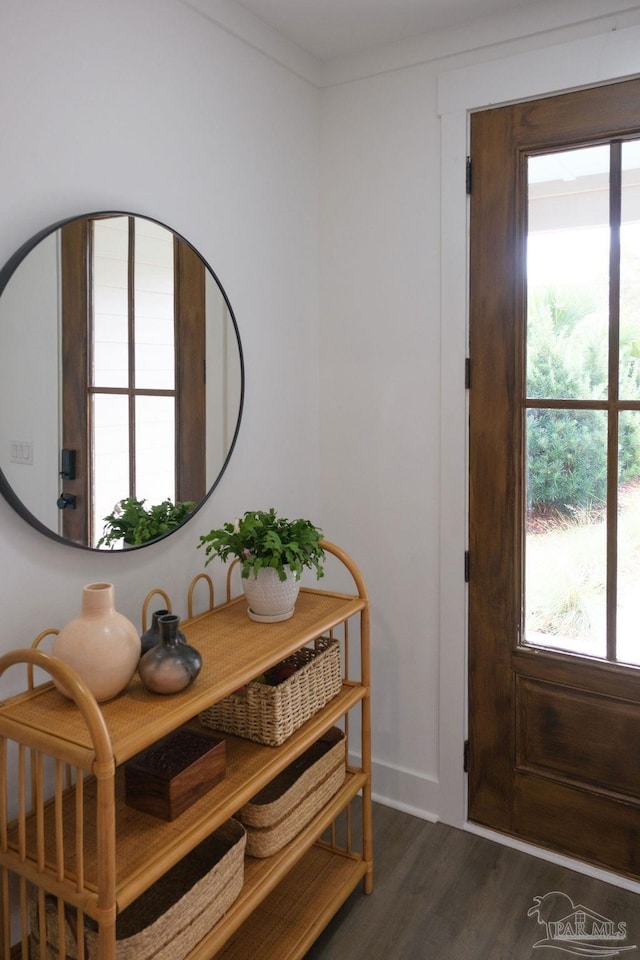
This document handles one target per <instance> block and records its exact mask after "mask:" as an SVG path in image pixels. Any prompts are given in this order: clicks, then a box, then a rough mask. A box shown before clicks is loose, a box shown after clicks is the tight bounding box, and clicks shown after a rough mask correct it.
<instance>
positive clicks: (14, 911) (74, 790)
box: [0, 544, 373, 960]
mask: <svg viewBox="0 0 640 960" xmlns="http://www.w3.org/2000/svg"><path fill="white" fill-rule="evenodd" d="M325 549H326V550H327V552H329V553H331V554H334V555H335V556H336V557H337V558H338V559H339V560H340V561H341V562H342V563H343V564H344V565H345V566H346V567H347V569H348V570H349V571H350V573H351V575H352V577H353V580H354V583H355V587H356V591H355V593H354V594H342V593H333V592H330V591H322V590H315V589H303V590H302V591H301V593H300V596H299V599H298V602H297V605H296V613H295V615H294V616H293V617H292V618H291V619H290V620H288V621H284V622H283V623H278V624H260V623H255V622H253V621H251V620H250V619H249V618H248V617H247V615H246V601H245V600H244V598H243V597H239V598H235V599H232V600H228V601H227V602H225V603H223V604H220V605H219V606H217V607H214V608H213V609H212V610H210V611H208V612H207V613H205V614H202V615H200V616H197V617H194V618H192V619H190V620H188V621H184V622H183V624H182V625H181V626H182V629H183V630H184V632H185V634H186V635H187V639H188V640H189V642H190V643H191V644H192V645H193V646H195V647H196V648H197V649H198V650H199V651H200V653H201V654H202V660H203V669H202V672H201V673H200V675H199V677H198V678H197V680H196V681H195V683H194V684H193V685H192V686H191V687H189V688H188V689H187V690H186V691H184V692H182V693H180V694H176V695H173V696H171V697H162V696H159V695H155V694H152V693H150V692H149V691H147V690H146V688H144V687H143V685H142V684H141V683H140V681H139V680H138V679H137V677H136V678H135V679H134V680H133V681H132V682H131V684H130V685H129V687H128V688H127V690H126V691H125V692H124V693H122V694H121V695H120V696H118V697H116V698H114V699H113V700H111V701H108V702H106V703H102V704H100V705H98V704H96V702H95V700H94V698H93V697H92V696H91V694H90V693H89V692H88V691H87V689H86V688H85V687H84V685H83V684H82V683H81V681H79V680H78V678H77V677H76V675H75V674H74V673H73V672H72V671H71V670H70V668H69V667H67V666H66V665H65V664H63V663H62V662H61V661H59V660H57V659H56V658H53V657H51V656H50V655H48V654H46V653H44V652H42V651H40V650H38V649H27V650H17V651H13V652H11V653H8V654H5V655H4V656H3V657H1V658H0V675H1V674H2V673H4V671H5V670H7V669H9V668H10V667H11V668H16V667H17V665H20V664H23V665H26V671H25V672H26V673H27V681H28V682H27V684H26V689H25V690H24V692H23V693H20V694H18V695H16V696H14V697H12V698H11V699H9V700H6V701H4V702H3V703H0V738H1V739H0V764H1V766H2V787H0V896H1V897H2V908H1V910H0V958H2V960H15V958H20V960H39V953H35V954H34V953H33V951H32V952H31V953H30V952H29V921H28V891H29V887H30V886H31V885H32V886H34V887H36V888H38V889H40V890H42V891H44V892H45V893H46V894H47V895H48V896H49V897H54V898H56V901H57V903H58V907H59V909H60V911H61V913H62V909H63V908H66V909H67V910H68V909H69V908H70V907H71V908H76V912H77V913H83V914H85V915H87V916H88V917H92V918H93V919H94V920H95V921H96V922H97V923H98V929H99V943H98V957H97V960H115V958H116V957H117V948H116V938H115V925H116V919H117V915H118V913H119V912H121V911H122V910H124V909H125V908H126V907H128V906H130V905H131V904H134V902H135V900H136V898H137V897H139V896H140V895H141V893H143V892H144V891H145V890H146V889H148V888H149V887H150V886H151V885H152V884H153V883H155V882H156V881H157V880H158V879H160V878H161V877H162V876H163V875H164V874H165V873H166V872H167V871H168V870H169V869H170V868H171V867H172V866H174V865H175V864H176V863H178V862H179V861H180V860H181V859H182V858H183V857H184V856H185V855H186V854H187V853H189V852H190V851H191V850H192V849H194V847H196V846H197V845H198V844H199V843H201V842H202V841H203V840H204V839H205V838H206V837H207V836H209V834H211V833H212V832H213V831H214V830H216V829H217V828H218V827H219V826H220V825H221V824H222V823H224V822H225V821H226V820H228V819H229V818H230V817H231V816H233V815H234V814H235V813H236V812H237V811H238V810H239V809H240V807H241V806H242V805H243V804H244V803H246V802H247V801H249V800H250V799H251V798H252V797H253V796H254V795H255V794H256V793H257V792H258V791H259V790H261V789H262V788H263V787H264V786H265V785H266V784H268V783H269V782H270V781H271V780H272V779H273V778H274V777H275V776H276V775H277V774H278V773H280V772H281V771H282V770H283V769H284V768H285V767H287V766H288V765H289V764H290V763H291V762H292V761H293V760H294V759H295V758H296V757H298V756H300V755H301V754H302V753H303V752H304V751H305V750H306V749H307V748H308V747H309V746H310V745H311V744H313V743H314V742H315V741H316V740H317V739H318V738H319V737H320V736H322V734H323V733H325V732H326V731H327V730H329V728H330V727H332V726H334V725H335V724H336V723H343V725H344V727H345V732H346V734H347V746H348V744H349V714H350V712H351V711H353V710H358V711H359V713H360V716H361V723H360V735H359V738H358V739H359V742H358V743H357V744H355V745H352V747H353V751H354V753H355V754H359V756H360V758H361V759H360V761H359V766H358V767H357V768H353V767H351V766H348V772H347V777H346V780H345V783H344V785H343V786H342V787H341V788H340V790H339V791H338V792H337V794H335V795H334V796H333V797H332V799H331V800H330V801H329V802H328V803H327V804H326V805H325V807H323V809H322V810H321V811H320V812H319V813H318V814H317V815H316V816H315V817H314V818H313V820H312V821H311V822H310V823H309V824H308V825H307V826H306V827H305V828H304V829H303V830H302V831H301V832H300V833H299V834H298V835H297V836H296V837H295V838H294V839H293V840H291V841H290V842H289V843H288V844H287V845H286V846H285V847H284V848H283V849H282V850H281V851H280V852H279V853H277V854H275V855H274V856H272V857H269V858H266V859H263V860H257V859H253V858H251V857H246V858H245V882H244V886H243V889H242V892H241V894H240V896H239V898H238V899H237V900H236V901H235V903H234V904H233V905H232V907H231V908H230V909H229V910H228V911H227V913H226V914H225V916H224V917H223V918H222V919H221V920H220V921H219V922H218V923H216V924H215V926H214V927H213V928H212V929H211V930H210V931H209V933H208V934H207V935H205V936H204V938H203V939H202V940H201V941H200V943H199V944H198V945H197V946H196V947H195V948H194V949H193V950H192V951H191V952H190V953H189V954H188V960H211V958H213V957H224V958H238V960H240V958H242V960H250V958H251V957H254V956H255V957H258V956H259V957H260V958H261V960H262V958H265V957H271V956H273V957H274V958H275V957H278V958H279V960H280V958H289V960H294V958H299V957H302V956H304V953H305V952H306V950H307V949H308V948H309V946H310V944H311V943H312V942H313V940H314V939H315V938H316V937H317V936H318V934H319V933H320V931H321V930H322V929H323V927H324V926H325V925H326V923H327V922H328V921H329V919H330V918H331V917H332V916H333V915H334V913H335V912H336V910H337V909H338V908H339V907H340V906H341V904H342V903H343V902H344V900H345V899H346V898H347V897H348V896H349V894H350V893H351V892H352V891H353V890H354V889H355V888H356V887H357V886H358V884H359V883H360V882H361V881H362V882H363V887H364V891H365V892H370V891H371V889H372V883H373V855H372V844H371V779H370V743H369V740H370V713H369V709H370V707H369V703H370V701H369V686H370V678H369V609H368V598H367V594H366V589H365V587H364V583H363V581H362V577H361V575H360V573H359V571H358V569H357V567H356V566H355V564H354V563H353V561H352V560H351V559H350V558H349V557H348V556H347V555H346V554H345V553H344V552H343V551H341V550H339V548H337V547H335V546H333V545H332V544H325ZM320 636H331V637H333V638H335V639H337V640H339V641H340V643H341V652H342V663H343V683H342V687H341V690H340V692H339V694H338V695H337V696H336V697H334V698H333V699H332V700H330V701H329V703H328V704H327V705H326V706H325V707H324V708H323V709H322V710H321V711H320V712H319V713H317V714H316V715H315V716H313V717H312V718H311V719H310V720H308V721H307V722H306V723H305V724H304V725H303V726H302V727H301V728H300V729H298V730H297V731H296V732H295V733H294V734H293V735H292V736H291V737H289V738H288V740H287V741H286V742H285V743H284V744H282V746H280V747H268V746H262V745H260V744H256V743H253V742H251V741H248V740H243V739H240V738H238V737H234V736H230V735H227V734H224V737H225V740H226V751H227V771H226V776H225V779H224V780H223V781H222V782H220V783H219V784H218V785H217V786H215V787H213V789H212V790H210V791H209V792H208V793H207V794H206V795H205V796H204V797H202V798H201V799H200V800H198V801H197V802H196V803H195V804H193V806H191V807H190V808H189V809H188V810H186V811H185V812H184V813H183V814H182V815H181V816H180V817H178V818H177V819H176V820H174V821H171V822H165V821H163V820H159V819H157V818H155V817H152V816H150V815H148V814H145V813H142V812H139V811H136V810H134V809H133V808H131V807H129V806H127V805H126V804H125V802H124V776H123V766H122V765H123V764H124V763H125V761H126V760H128V759H130V758H131V757H132V756H134V755H135V754H137V753H139V752H140V751H141V750H143V749H145V748H146V747H148V746H150V745H151V744H152V743H154V742H155V741H157V740H158V739H160V738H161V737H162V736H164V735H166V734H167V733H170V732H171V731H172V730H175V729H176V728H177V727H179V726H181V725H183V724H185V723H191V724H195V725H197V728H198V730H199V731H200V732H201V733H205V734H208V735H210V736H215V733H214V732H213V731H208V729H207V728H206V727H203V726H202V725H201V724H200V723H199V721H198V714H199V713H200V712H201V711H202V710H204V709H206V708H207V707H209V706H211V704H213V703H215V702H217V701H218V700H220V699H221V698H223V697H225V696H227V695H229V694H230V693H232V692H233V691H234V690H236V689H238V688H239V687H241V686H242V685H243V684H245V683H247V682H249V681H250V680H251V679H253V678H254V677H256V676H259V675H260V674H261V673H263V672H264V671H265V670H266V669H268V668H269V667H270V666H273V665H274V664H276V663H278V662H279V661H280V660H282V659H283V658H284V657H286V656H288V655H289V654H291V653H293V652H294V651H296V650H299V649H300V648H301V647H302V646H304V645H306V644H308V643H311V642H312V641H314V640H315V639H317V638H319V637H320ZM356 646H357V650H356V649H355V647H356ZM352 653H356V654H357V655H355V656H354V655H352ZM352 660H353V661H357V662H358V675H357V676H355V677H354V676H352V673H351V662H352ZM34 667H39V668H40V669H44V670H45V671H47V672H48V673H49V674H50V675H51V676H56V677H57V678H58V679H59V680H62V681H63V682H64V684H65V686H66V687H67V688H68V689H70V688H73V690H74V699H73V700H67V699H65V698H64V697H62V696H61V694H60V693H59V692H58V691H57V690H56V689H55V687H54V686H53V684H52V683H51V682H44V683H41V684H38V685H37V686H34V685H33V683H32V681H31V675H32V671H33V669H34ZM23 669H24V668H23ZM357 796H359V797H360V800H359V803H361V807H362V812H361V816H360V817H359V818H358V822H359V824H360V826H359V828H358V831H357V834H358V835H357V837H354V836H353V833H354V831H353V830H352V829H351V816H350V813H349V808H350V805H351V804H352V803H353V802H354V800H355V798H356V797H357ZM338 821H340V823H341V829H340V830H337V829H336V826H335V824H336V822H338ZM343 821H346V823H347V828H346V831H345V830H344V829H342V823H343ZM338 836H340V839H339V840H338V839H337V838H338ZM79 947H80V950H79V953H78V956H79V957H80V955H81V952H82V947H81V945H79ZM43 957H44V954H43ZM56 960H57V953H56Z"/></svg>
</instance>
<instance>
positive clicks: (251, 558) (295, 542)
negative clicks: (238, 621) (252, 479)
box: [198, 507, 324, 620]
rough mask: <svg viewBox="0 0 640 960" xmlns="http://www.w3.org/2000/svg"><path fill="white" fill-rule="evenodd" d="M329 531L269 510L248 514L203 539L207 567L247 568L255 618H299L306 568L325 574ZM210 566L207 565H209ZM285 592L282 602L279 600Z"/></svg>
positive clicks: (251, 612) (244, 572) (246, 580)
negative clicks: (231, 564)
mask: <svg viewBox="0 0 640 960" xmlns="http://www.w3.org/2000/svg"><path fill="white" fill-rule="evenodd" d="M322 539H323V533H322V530H320V529H319V528H318V527H316V526H315V525H314V524H313V523H312V522H311V521H310V520H304V519H297V520H287V519H285V518H284V517H279V516H278V515H277V513H276V511H275V509H274V508H273V507H271V508H270V509H269V510H267V511H265V510H247V512H246V513H245V514H244V515H243V516H242V517H241V518H240V519H238V520H236V521H234V522H233V523H225V524H224V525H223V526H222V527H220V528H219V529H217V530H211V531H210V532H209V533H207V534H203V535H202V536H201V537H200V543H199V544H198V547H204V548H205V553H206V555H207V560H206V563H207V564H208V563H210V562H211V561H212V560H213V559H214V557H218V558H219V559H220V560H222V561H227V560H228V559H229V557H233V558H235V559H237V560H238V561H239V562H240V564H241V574H242V586H243V589H244V591H245V594H246V595H247V599H248V601H249V616H250V617H252V619H254V620H285V619H288V617H290V616H292V615H293V609H294V606H295V601H296V599H297V595H298V591H299V589H300V576H301V574H302V571H303V569H304V568H305V567H308V568H309V569H313V570H315V572H316V577H317V578H318V579H320V577H322V576H324V567H323V563H322V561H323V559H324V550H323V548H322ZM205 565H206V564H205ZM274 592H275V593H276V594H281V598H278V597H276V596H274Z"/></svg>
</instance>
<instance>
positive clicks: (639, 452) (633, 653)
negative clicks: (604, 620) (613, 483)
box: [617, 410, 640, 665]
mask: <svg viewBox="0 0 640 960" xmlns="http://www.w3.org/2000/svg"><path fill="white" fill-rule="evenodd" d="M618 436H619V449H620V454H619V473H618V483H619V489H618V605H617V635H618V645H617V659H618V660H619V661H621V662H622V663H633V664H636V665H639V664H640V632H639V631H638V584H639V583H640V411H639V410H626V411H624V412H622V413H621V414H620V424H619V433H618Z"/></svg>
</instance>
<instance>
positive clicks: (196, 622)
mask: <svg viewBox="0 0 640 960" xmlns="http://www.w3.org/2000/svg"><path fill="white" fill-rule="evenodd" d="M364 606H365V601H364V600H362V599H360V598H358V597H349V596H345V595H344V594H336V593H324V592H321V591H316V590H307V589H303V590H301V591H300V595H299V598H298V601H297V603H296V612H295V616H293V617H292V618H291V619H290V620H288V621H284V622H283V623H277V624H270V623H269V624H259V623H255V622H254V621H252V620H250V619H249V618H248V616H247V605H246V600H245V599H244V597H238V598H237V599H235V600H231V601H230V602H229V603H225V604H222V605H221V606H219V607H216V608H215V610H213V611H210V612H208V613H205V614H202V615H201V616H199V617H194V619H193V620H189V621H184V622H183V623H182V624H181V628H182V629H183V630H184V633H185V634H186V636H187V639H188V640H189V643H191V644H192V646H194V647H195V648H196V649H197V650H199V651H200V653H201V655H202V671H201V673H200V674H199V676H198V678H197V679H196V681H195V682H194V683H193V684H192V685H191V686H190V687H188V688H187V689H186V690H185V691H184V692H182V693H178V694H173V695H172V696H171V697H164V696H161V695H160V694H154V693H151V692H150V691H148V690H147V689H146V688H145V687H144V686H143V684H142V683H141V681H140V680H139V679H138V677H137V676H136V677H134V679H133V680H132V682H131V683H130V684H129V686H128V687H127V689H126V690H125V691H124V693H122V694H120V695H119V696H117V697H115V698H114V699H113V700H109V701H106V702H104V703H101V704H100V710H101V712H102V715H103V716H104V719H105V722H106V725H107V730H108V732H109V738H110V741H111V745H112V749H113V756H114V759H115V762H116V764H121V763H124V762H125V761H126V760H128V759H130V758H131V757H132V756H134V755H135V754H136V753H139V752H140V751H141V750H144V749H145V747H148V746H150V744H152V743H154V742H155V741H156V740H159V739H160V737H162V736H164V735H165V734H167V733H170V732H171V731H172V730H174V729H175V728H176V727H177V726H179V725H180V724H181V723H185V722H187V721H188V720H190V719H191V718H192V717H194V716H196V715H197V714H198V713H199V712H200V711H201V710H204V709H205V708H206V707H208V706H210V705H211V704H212V703H215V702H216V701H217V700H221V699H222V698H223V697H226V696H228V695H229V694H230V693H232V692H233V691H234V690H237V689H238V688H239V687H241V686H242V685H243V684H244V683H247V682H248V681H249V680H251V679H253V677H256V676H259V675H260V674H261V673H264V671H265V670H267V669H268V668H269V667H270V666H273V665H274V664H275V663H277V662H278V661H279V660H282V659H283V658H284V657H286V656H288V655H289V654H291V653H293V652H294V651H295V650H298V649H299V648H300V647H301V646H304V645H305V644H306V643H309V642H311V641H312V640H315V639H316V638H317V637H319V636H321V635H322V634H324V633H327V632H328V631H329V630H331V629H332V628H333V627H335V626H336V625H337V624H339V623H341V622H343V621H344V620H345V619H348V618H349V617H352V616H354V615H355V614H356V613H358V612H359V611H360V610H362V609H363V608H364ZM4 719H6V721H7V723H6V724H5V725H3V720H4ZM17 724H19V725H20V727H21V728H22V729H23V730H31V731H33V734H34V735H36V736H40V735H41V736H42V738H43V742H44V741H46V743H47V749H48V750H50V751H51V752H52V753H54V755H56V756H58V757H59V758H60V759H67V758H69V760H70V761H71V762H76V760H77V756H78V751H79V750H83V751H87V754H88V755H90V753H91V746H92V744H91V740H90V737H89V735H88V731H87V727H86V724H85V722H84V720H83V718H82V716H81V714H80V713H79V711H78V709H77V707H76V706H75V704H74V703H72V702H71V701H69V700H66V699H65V698H64V697H63V696H62V695H61V694H60V693H58V691H57V690H55V689H54V688H53V686H52V685H51V684H48V683H47V684H43V685H42V686H40V687H37V688H36V689H34V690H32V691H27V692H25V693H24V694H20V695H19V696H17V697H14V698H12V699H11V700H10V701H7V702H5V703H3V704H0V733H1V732H4V731H5V730H6V731H7V732H9V733H13V731H14V730H15V729H16V725H17ZM53 732H55V734H54V733H53ZM56 744H57V749H54V746H55V745H56Z"/></svg>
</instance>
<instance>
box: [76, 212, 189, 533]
mask: <svg viewBox="0 0 640 960" xmlns="http://www.w3.org/2000/svg"><path fill="white" fill-rule="evenodd" d="M62 261H63V269H62V277H63V282H62V302H63V310H62V317H63V321H62V341H63V371H62V372H63V377H62V382H63V397H62V409H63V437H64V442H63V445H64V446H65V447H68V448H69V449H75V450H77V451H78V452H79V456H78V457H77V462H78V464H79V465H80V471H79V473H80V475H79V477H78V478H77V480H78V482H79V484H80V488H79V490H78V492H77V493H76V509H75V510H66V511H64V516H63V524H64V535H65V536H66V537H69V538H70V539H75V540H78V541H80V542H88V543H90V544H91V545H93V546H95V545H96V544H97V542H98V540H99V539H100V536H101V535H102V532H103V521H104V517H105V516H106V515H107V514H109V513H111V512H112V510H113V508H114V505H115V504H116V503H117V502H118V501H119V500H121V499H123V498H125V497H136V498H137V499H139V500H146V501H147V505H148V506H151V505H152V504H157V503H161V502H162V501H163V500H166V499H170V500H172V501H173V502H176V501H184V500H193V501H195V502H199V501H200V500H201V499H202V498H203V497H204V495H205V492H206V482H205V470H206V463H205V460H206V457H205V382H204V381H205V370H204V363H203V358H204V357H205V355H206V351H205V336H206V334H205V327H206V323H205V271H204V265H203V263H202V261H201V260H200V258H199V257H197V256H196V255H195V254H194V253H193V251H192V250H191V248H189V247H188V246H187V245H186V244H185V243H184V242H183V241H181V240H180V239H179V238H177V237H175V235H174V234H173V233H172V232H171V231H169V230H167V229H166V228H164V227H162V226H160V225H159V224H156V223H154V222H153V221H149V220H147V219H144V218H139V217H133V216H117V215H116V216H112V215H110V216H103V217H96V218H93V219H88V220H85V221H82V222H80V223H73V224H70V225H69V226H68V227H65V228H64V230H63V235H62ZM78 276H82V277H84V278H86V282H85V283H82V284H79V283H78V282H77V279H78ZM65 278H67V279H68V282H67V283H65ZM72 280H73V281H75V282H72ZM85 343H86V348H83V344H85ZM187 422H188V424H189V428H188V430H187V429H186V428H184V429H183V427H184V425H185V424H186V423H187ZM185 434H188V437H186V436H185ZM187 442H188V444H189V445H188V447H187V446H186V443H187Z"/></svg>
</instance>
